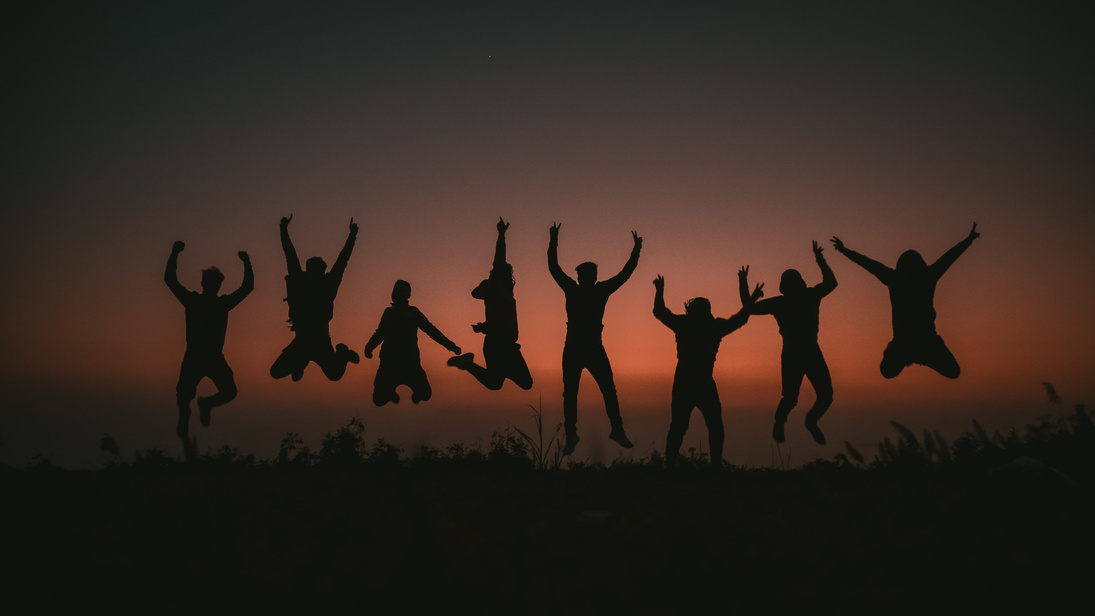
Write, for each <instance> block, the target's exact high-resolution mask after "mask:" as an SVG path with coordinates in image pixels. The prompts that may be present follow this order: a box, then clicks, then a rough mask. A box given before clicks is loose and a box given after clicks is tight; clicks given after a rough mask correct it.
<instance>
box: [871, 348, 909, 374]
mask: <svg viewBox="0 0 1095 616" xmlns="http://www.w3.org/2000/svg"><path fill="white" fill-rule="evenodd" d="M904 347H905V345H903V344H901V343H899V342H897V341H896V340H891V341H890V343H889V344H887V345H886V350H885V351H882V363H880V364H879V365H878V370H879V372H881V373H882V376H883V377H885V378H887V379H892V378H894V377H895V376H897V375H899V374H901V371H902V370H904V369H905V366H908V365H909V364H911V363H912V362H911V361H910V360H909V358H908V353H907V351H906V350H905V348H904Z"/></svg>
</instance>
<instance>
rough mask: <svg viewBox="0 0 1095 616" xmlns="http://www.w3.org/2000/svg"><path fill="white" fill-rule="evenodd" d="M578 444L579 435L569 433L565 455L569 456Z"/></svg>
mask: <svg viewBox="0 0 1095 616" xmlns="http://www.w3.org/2000/svg"><path fill="white" fill-rule="evenodd" d="M577 445H578V435H577V434H568V435H567V440H566V444H565V445H563V455H564V456H569V455H570V454H572V453H574V448H575V447H576V446H577Z"/></svg>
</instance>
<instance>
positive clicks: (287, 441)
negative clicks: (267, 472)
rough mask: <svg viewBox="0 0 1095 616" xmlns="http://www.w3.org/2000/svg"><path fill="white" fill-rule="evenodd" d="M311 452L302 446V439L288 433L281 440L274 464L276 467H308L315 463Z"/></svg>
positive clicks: (305, 446)
mask: <svg viewBox="0 0 1095 616" xmlns="http://www.w3.org/2000/svg"><path fill="white" fill-rule="evenodd" d="M315 458H316V456H314V455H313V454H312V450H311V449H309V448H308V446H307V445H305V444H304V439H302V438H300V435H299V434H297V433H296V432H288V433H286V435H285V438H283V439H281V445H280V446H279V447H278V456H277V458H275V460H274V462H275V464H277V465H278V466H291V467H308V466H311V465H312V464H314V463H315Z"/></svg>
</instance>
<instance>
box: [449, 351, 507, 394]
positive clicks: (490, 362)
mask: <svg viewBox="0 0 1095 616" xmlns="http://www.w3.org/2000/svg"><path fill="white" fill-rule="evenodd" d="M460 357H463V356H462V355H458V356H457V357H456V358H452V359H450V360H449V362H448V363H449V365H450V366H456V367H458V368H462V369H464V370H467V371H468V373H470V374H471V375H472V376H473V377H475V380H477V381H479V383H480V384H482V385H483V387H486V388H487V389H489V390H491V391H498V390H499V389H502V384H503V383H505V382H506V377H505V376H504V375H503V373H502V371H501V370H499V369H498V367H499V366H500V365H501V364H500V363H499V361H498V350H497V349H496V348H495V345H493V344H491V343H490V342H489V341H486V340H485V341H483V363H484V364H485V365H484V366H480V365H479V364H477V363H475V361H474V360H472V359H470V358H471V354H470V353H469V354H468V358H469V359H468V360H466V361H461V360H460V359H459V358H460ZM461 364H463V365H461Z"/></svg>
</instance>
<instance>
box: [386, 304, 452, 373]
mask: <svg viewBox="0 0 1095 616" xmlns="http://www.w3.org/2000/svg"><path fill="white" fill-rule="evenodd" d="M418 330H422V331H423V332H424V333H425V334H426V335H427V336H429V337H430V338H433V339H434V340H436V341H437V342H438V343H439V344H441V345H442V346H444V347H446V348H449V347H454V346H455V345H454V344H453V342H452V341H451V340H449V339H448V338H447V337H445V335H444V334H442V333H441V332H440V331H439V330H438V329H437V328H436V327H434V325H433V324H432V323H430V321H429V320H428V319H427V318H426V315H424V314H422V311H421V310H419V309H418V308H417V307H415V306H411V305H408V304H393V305H391V306H389V307H387V308H385V309H384V314H382V315H381V317H380V324H379V325H378V326H377V328H376V332H375V333H374V334H373V336H372V338H371V339H370V340H369V343H368V344H367V345H366V347H367V348H370V349H371V348H373V347H375V346H376V345H377V344H379V343H380V342H381V341H383V345H382V346H381V347H380V359H381V360H382V361H385V360H394V361H397V362H404V361H410V362H413V363H415V364H417V363H419V360H420V353H419V350H418Z"/></svg>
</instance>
